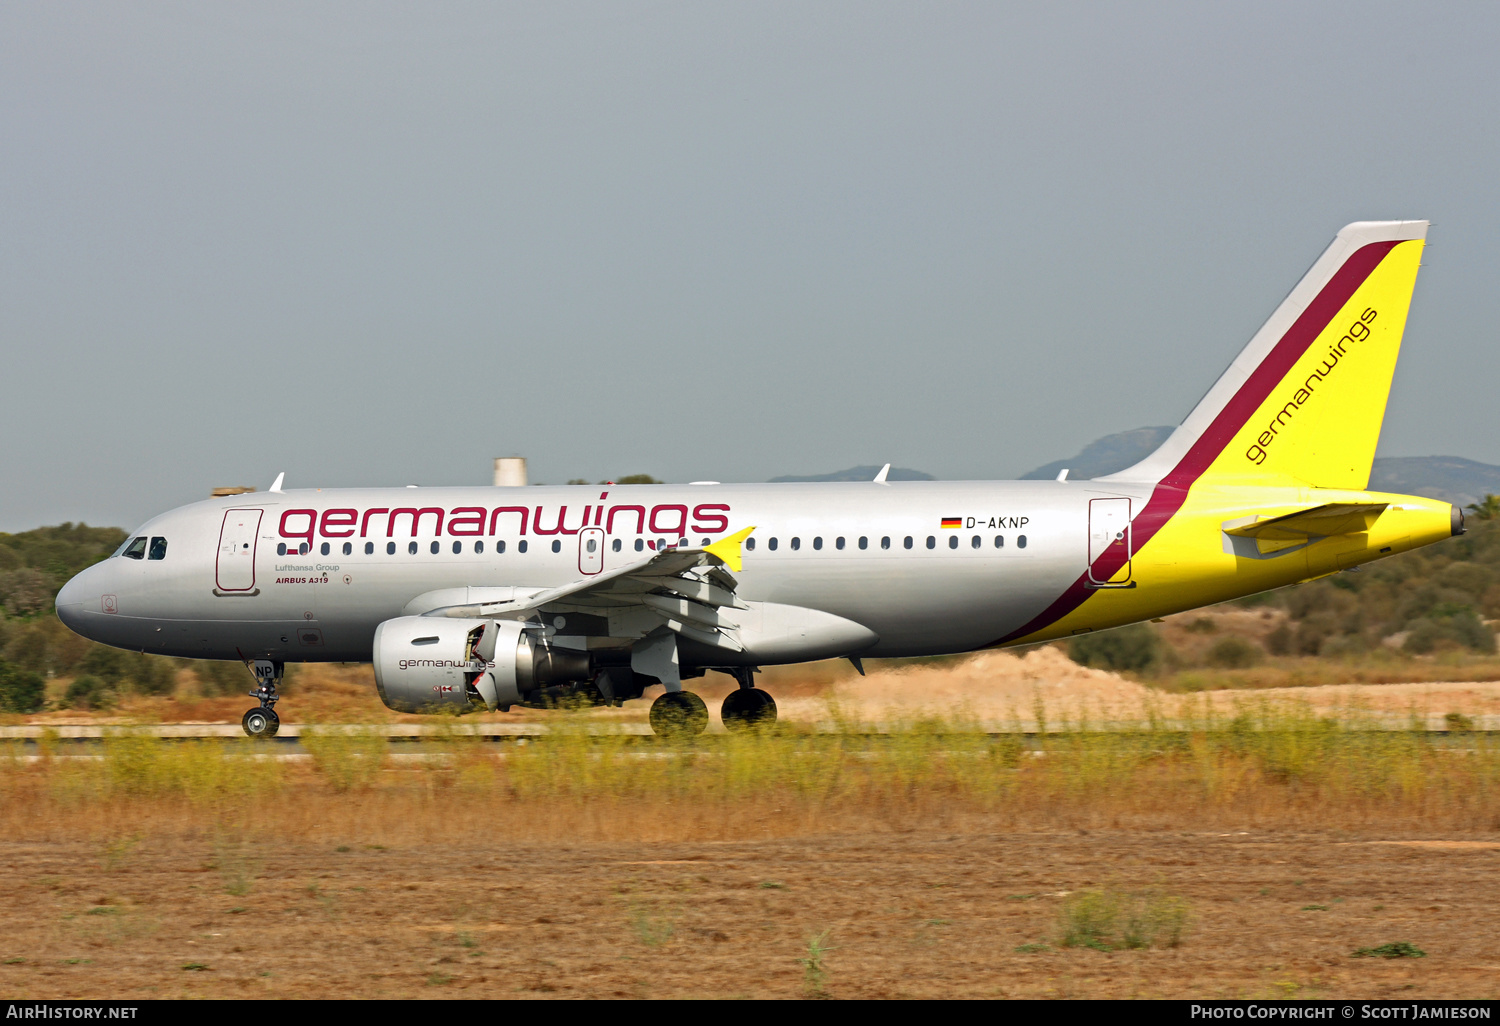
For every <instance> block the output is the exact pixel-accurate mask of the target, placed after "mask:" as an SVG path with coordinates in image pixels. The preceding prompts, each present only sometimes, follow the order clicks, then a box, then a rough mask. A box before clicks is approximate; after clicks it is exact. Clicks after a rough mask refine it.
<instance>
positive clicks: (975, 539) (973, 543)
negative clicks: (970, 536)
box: [969, 534, 981, 549]
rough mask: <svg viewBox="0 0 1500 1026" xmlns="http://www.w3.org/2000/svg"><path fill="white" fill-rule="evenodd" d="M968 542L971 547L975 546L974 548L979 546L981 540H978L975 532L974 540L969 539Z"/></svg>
mask: <svg viewBox="0 0 1500 1026" xmlns="http://www.w3.org/2000/svg"><path fill="white" fill-rule="evenodd" d="M969 544H970V545H971V546H972V547H973V548H976V549H977V548H979V546H980V544H981V542H980V540H979V535H977V534H976V535H975V536H974V540H973V541H971V542H970V543H969Z"/></svg>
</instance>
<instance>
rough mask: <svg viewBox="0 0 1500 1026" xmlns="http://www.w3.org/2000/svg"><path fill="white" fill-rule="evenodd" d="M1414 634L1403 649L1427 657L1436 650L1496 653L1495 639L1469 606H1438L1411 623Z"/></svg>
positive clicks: (1412, 633) (1407, 637) (1408, 638)
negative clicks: (1453, 649)
mask: <svg viewBox="0 0 1500 1026" xmlns="http://www.w3.org/2000/svg"><path fill="white" fill-rule="evenodd" d="M1410 628H1411V633H1409V634H1407V636H1406V641H1405V642H1404V643H1402V645H1401V647H1402V648H1403V649H1404V650H1405V651H1407V652H1415V653H1418V654H1426V653H1428V652H1431V651H1433V650H1434V649H1436V648H1453V647H1461V648H1467V649H1471V650H1473V651H1475V652H1494V651H1495V635H1494V633H1493V632H1492V631H1491V630H1490V629H1489V628H1488V627H1486V626H1485V625H1484V623H1483V622H1482V621H1481V620H1480V619H1479V617H1478V616H1476V615H1474V610H1473V609H1471V608H1469V607H1468V606H1461V607H1458V608H1454V607H1453V606H1451V605H1448V604H1442V605H1439V606H1436V607H1435V608H1434V609H1433V610H1432V612H1431V613H1429V614H1428V615H1427V616H1425V617H1421V618H1419V619H1417V620H1414V621H1412V623H1411V625H1410Z"/></svg>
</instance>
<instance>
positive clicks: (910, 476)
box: [771, 467, 937, 483]
mask: <svg viewBox="0 0 1500 1026" xmlns="http://www.w3.org/2000/svg"><path fill="white" fill-rule="evenodd" d="M878 473H880V468H879V467H850V468H849V469H848V470H835V471H834V472H833V473H832V474H809V475H806V476H799V475H796V474H783V475H782V476H781V477H773V478H771V481H772V482H773V483H774V482H779V481H873V480H875V475H876V474H878ZM885 479H886V480H887V481H936V480H937V478H935V477H933V476H932V475H931V474H924V473H922V472H921V471H920V470H907V469H906V468H905V467H892V468H891V472H890V473H889V474H887V475H886V476H885Z"/></svg>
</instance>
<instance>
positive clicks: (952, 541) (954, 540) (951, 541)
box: [948, 534, 958, 549]
mask: <svg viewBox="0 0 1500 1026" xmlns="http://www.w3.org/2000/svg"><path fill="white" fill-rule="evenodd" d="M948 547H949V548H950V549H956V548H958V535H956V534H950V535H949V536H948Z"/></svg>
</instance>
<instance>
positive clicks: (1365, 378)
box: [56, 221, 1464, 737]
mask: <svg viewBox="0 0 1500 1026" xmlns="http://www.w3.org/2000/svg"><path fill="white" fill-rule="evenodd" d="M1427 227H1428V222H1426V221H1367V222H1358V223H1355V224H1351V225H1348V226H1347V227H1345V228H1344V229H1342V230H1341V231H1340V232H1339V233H1338V235H1337V236H1336V238H1335V239H1334V241H1333V243H1332V244H1331V245H1330V246H1329V248H1328V249H1327V250H1326V251H1325V252H1324V253H1323V255H1322V256H1321V257H1320V258H1319V259H1318V261H1317V262H1316V263H1315V264H1313V266H1312V268H1311V269H1310V270H1309V271H1308V272H1307V273H1306V275H1304V276H1303V278H1302V279H1301V281H1300V282H1298V284H1297V286H1296V287H1295V288H1294V289H1292V291H1291V293H1290V294H1289V295H1288V296H1287V297H1286V299H1285V300H1283V302H1282V303H1281V305H1280V306H1279V307H1277V309H1276V311H1275V312H1274V313H1273V314H1272V315H1271V317H1270V319H1269V320H1268V321H1266V323H1265V325H1264V326H1263V327H1262V328H1261V329H1260V330H1259V331H1258V332H1256V334H1255V335H1254V336H1253V337H1252V338H1251V339H1250V341H1249V343H1248V344H1247V345H1246V346H1245V348H1244V349H1243V351H1241V352H1240V354H1239V355H1238V356H1237V357H1236V358H1235V360H1234V362H1233V363H1231V364H1230V366H1229V368H1228V369H1227V370H1226V371H1225V372H1224V373H1223V375H1222V376H1220V378H1219V379H1218V381H1217V382H1216V383H1215V384H1214V385H1213V387H1212V388H1210V389H1209V391H1208V393H1207V394H1206V395H1205V396H1204V397H1203V399H1202V400H1201V401H1200V402H1199V403H1198V404H1197V406H1195V407H1194V408H1193V409H1192V411H1191V412H1190V413H1189V414H1188V416H1187V418H1186V419H1185V420H1184V421H1183V422H1182V424H1181V425H1180V426H1179V427H1178V428H1177V429H1176V430H1175V431H1174V432H1173V433H1172V434H1171V435H1170V436H1169V437H1168V438H1167V439H1166V441H1165V442H1163V443H1162V445H1161V446H1160V448H1158V449H1157V450H1156V451H1155V452H1153V453H1152V454H1150V455H1149V456H1147V457H1146V458H1145V459H1143V460H1141V461H1140V462H1139V463H1137V464H1135V465H1134V466H1132V467H1129V468H1128V469H1126V470H1123V471H1120V472H1119V473H1115V474H1110V475H1107V476H1104V477H1099V478H1095V479H1092V480H1080V481H1070V480H1067V471H1066V470H1065V471H1063V472H1062V473H1061V474H1060V475H1059V476H1058V478H1057V480H1055V481H995V482H981V481H946V482H943V481H899V482H898V481H887V480H885V473H886V472H885V471H882V472H881V473H880V475H879V476H877V477H876V479H875V480H873V481H867V482H836V483H796V484H788V483H782V484H719V483H716V482H697V483H693V484H688V485H680V486H678V485H625V486H616V485H606V486H576V485H575V486H567V487H543V486H531V487H524V488H522V487H491V486H485V487H440V488H427V487H422V488H417V487H414V486H408V487H407V488H394V489H393V488H353V489H283V487H282V484H283V479H284V476H285V475H282V477H278V478H277V480H276V483H275V484H274V485H272V487H271V489H270V491H268V492H263V493H249V494H240V495H233V496H228V497H223V498H215V499H210V500H206V501H203V502H197V503H193V504H192V505H188V506H183V507H181V508H178V509H174V510H172V511H170V512H167V513H163V514H162V515H160V516H158V517H156V518H154V519H152V520H150V521H148V522H147V523H146V524H144V525H143V526H142V527H141V528H139V529H138V530H137V531H136V532H135V533H134V534H132V535H131V537H130V538H129V540H127V541H126V542H125V544H124V545H122V546H121V547H120V549H119V551H117V552H116V553H115V554H114V555H113V556H112V557H111V558H109V559H106V560H104V561H102V562H100V563H98V564H96V565H94V566H91V567H89V568H88V569H86V570H84V571H83V572H81V573H79V574H78V575H77V576H76V577H74V578H73V579H72V580H70V581H69V582H68V583H67V584H66V585H65V586H64V587H63V589H62V591H61V592H59V594H58V596H57V602H56V608H57V613H58V616H59V617H61V619H62V621H63V622H64V623H65V624H67V626H68V627H70V628H71V629H72V630H74V631H76V632H77V633H79V634H81V635H83V636H84V637H86V638H91V639H93V640H95V641H99V642H102V643H104V644H106V645H114V646H117V647H119V648H126V649H131V650H134V651H140V652H152V653H159V654H162V655H170V656H186V657H192V658H200V659H239V660H242V661H244V662H245V663H246V664H247V665H248V666H249V667H250V668H251V671H252V672H253V673H254V676H255V689H254V690H252V691H251V692H250V694H251V695H252V696H253V697H255V698H257V699H258V700H259V704H258V705H256V706H255V707H253V708H251V709H250V710H249V711H247V712H246V713H245V715H244V717H243V720H242V724H243V727H244V730H245V732H246V733H247V734H249V735H251V736H253V737H254V736H273V735H275V734H276V732H277V729H278V726H279V723H280V720H279V717H278V715H277V713H276V710H275V705H276V703H277V700H278V698H279V697H280V696H279V691H278V685H279V682H280V681H281V679H282V674H283V671H284V667H285V664H286V663H288V662H316V661H347V662H370V663H372V664H373V667H374V677H375V686H376V689H377V691H378V693H379V696H380V699H381V700H382V701H383V702H384V703H385V704H386V705H387V706H388V707H390V708H391V709H395V710H400V711H403V712H422V711H432V710H444V711H449V712H458V713H463V712H468V711H471V710H482V709H489V710H494V709H502V710H507V709H510V708H511V707H513V706H517V705H522V706H546V705H548V704H551V703H556V702H558V701H559V700H562V699H566V698H575V699H579V700H582V701H585V702H591V703H595V704H614V705H618V704H620V703H622V702H625V701H630V700H633V699H638V698H640V697H642V695H643V693H644V691H645V689H646V688H648V687H654V686H658V685H659V686H661V687H662V689H663V690H662V693H661V694H660V695H658V696H657V697H655V699H654V701H653V703H652V705H651V707H650V717H649V718H650V722H651V725H652V727H653V729H654V730H655V731H656V732H657V733H659V734H665V735H692V734H696V733H699V732H701V731H703V730H704V729H705V727H706V726H707V724H708V720H709V717H708V711H707V708H706V706H705V704H704V702H703V700H702V699H701V698H700V697H698V696H697V695H696V694H694V693H693V692H692V691H690V690H688V689H687V688H686V687H685V683H686V682H688V681H692V680H694V679H696V678H699V677H702V676H703V675H704V673H705V672H707V671H709V670H713V671H718V672H722V673H725V674H728V675H730V676H731V677H733V678H734V680H735V681H737V683H738V685H739V686H738V687H737V688H736V689H735V690H733V691H731V692H730V694H729V696H728V697H727V698H726V699H724V703H723V708H722V710H721V713H722V720H723V723H724V725H725V727H726V728H729V729H730V730H742V729H746V728H750V727H753V726H755V725H756V724H765V723H769V722H774V720H775V717H776V703H775V700H774V698H773V697H772V696H771V695H769V694H768V693H766V692H765V691H764V690H762V689H760V688H758V687H756V686H755V673H756V671H757V670H758V669H759V668H760V667H763V666H768V665H777V664H787V663H798V662H804V661H808V660H815V659H827V658H847V659H849V660H850V661H851V662H852V663H853V664H854V666H855V668H856V669H858V670H859V671H860V672H861V673H863V667H862V663H861V660H863V659H865V658H872V657H910V656H926V655H938V654H947V653H959V652H968V651H973V650H977V649H984V648H993V647H1004V646H1015V645H1028V644H1033V643H1036V642H1043V641H1048V640H1052V639H1059V638H1069V637H1072V636H1074V635H1078V634H1084V633H1088V632H1091V631H1102V630H1106V629H1108V628H1112V627H1119V626H1122V625H1125V624H1130V623H1135V622H1138V621H1143V620H1150V619H1153V618H1157V617H1162V616H1165V615H1167V614H1169V613H1176V612H1181V611H1183V610H1187V609H1193V608H1196V607H1199V606H1205V605H1209V604H1212V603H1217V602H1222V601H1225V600H1228V599H1234V598H1239V597H1242V596H1246V595H1252V594H1256V593H1259V592H1264V591H1268V590H1270V589H1274V588H1279V587H1282V586H1285V585H1290V584H1295V583H1298V582H1301V581H1307V580H1311V579H1314V578H1318V577H1322V576H1326V575H1329V574H1334V573H1338V572H1340V571H1344V570H1352V569H1354V568H1355V567H1358V566H1359V565H1361V564H1363V563H1366V562H1369V561H1371V560H1377V559H1382V558H1384V557H1386V556H1390V555H1394V554H1395V553H1398V552H1405V551H1408V550H1410V549H1415V548H1418V547H1420V546H1423V545H1429V544H1431V543H1433V542H1436V541H1439V540H1441V539H1443V538H1447V537H1450V536H1453V535H1457V534H1461V533H1463V530H1464V526H1463V514H1462V512H1461V511H1460V510H1459V509H1458V508H1457V507H1455V506H1452V505H1450V504H1449V503H1446V502H1440V501H1437V500H1434V499H1427V498H1420V497H1416V496H1409V495H1392V494H1384V493H1375V492H1369V491H1366V490H1365V489H1366V487H1367V485H1368V483H1369V476H1370V465H1371V462H1372V460H1373V458H1374V454H1375V446H1376V443H1377V441H1378V440H1379V435H1380V425H1381V421H1382V418H1383V416H1384V413H1385V404H1386V399H1387V396H1388V394H1389V391H1390V384H1391V378H1392V375H1393V373H1394V371H1395V365H1396V357H1397V354H1398V352H1399V349H1400V345H1401V338H1402V334H1403V332H1404V329H1405V326H1406V318H1407V312H1408V309H1409V307H1410V303H1411V296H1412V290H1413V288H1414V286H1415V282H1416V275H1417V269H1418V266H1419V264H1420V262H1421V255H1422V248H1423V245H1424V243H1425V240H1426V234H1427ZM886 469H887V470H888V469H889V465H887V468H886Z"/></svg>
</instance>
